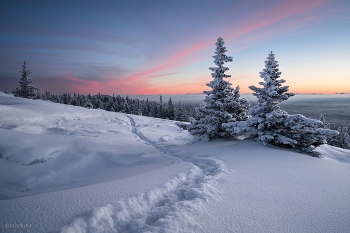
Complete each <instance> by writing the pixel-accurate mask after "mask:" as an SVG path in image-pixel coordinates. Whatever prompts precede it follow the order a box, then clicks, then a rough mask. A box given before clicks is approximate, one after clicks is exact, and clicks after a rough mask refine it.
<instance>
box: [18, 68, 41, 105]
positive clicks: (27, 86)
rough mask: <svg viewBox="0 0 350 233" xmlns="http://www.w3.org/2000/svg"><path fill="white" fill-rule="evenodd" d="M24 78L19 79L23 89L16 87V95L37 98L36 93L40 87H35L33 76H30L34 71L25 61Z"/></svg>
mask: <svg viewBox="0 0 350 233" xmlns="http://www.w3.org/2000/svg"><path fill="white" fill-rule="evenodd" d="M21 73H22V78H21V80H20V81H19V84H20V86H21V89H18V88H16V90H15V91H14V94H15V96H16V97H23V98H28V99H35V98H36V94H35V91H38V90H40V88H37V87H33V86H32V82H33V81H32V78H31V77H30V74H31V73H32V72H31V71H30V70H29V69H28V66H27V62H26V61H24V62H23V66H22V71H21Z"/></svg>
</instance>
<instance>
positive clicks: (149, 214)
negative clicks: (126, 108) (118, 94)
mask: <svg viewBox="0 0 350 233" xmlns="http://www.w3.org/2000/svg"><path fill="white" fill-rule="evenodd" d="M126 116H127V117H128V118H129V120H130V126H131V130H132V133H133V134H135V135H136V136H137V137H139V138H140V139H141V140H142V141H144V142H145V143H147V144H150V145H152V146H153V147H154V148H156V149H157V150H158V151H160V152H162V153H163V154H167V155H171V156H174V157H177V158H179V159H182V160H183V161H185V162H188V163H190V164H192V168H191V169H190V170H189V171H188V172H186V173H181V174H179V175H177V176H176V177H174V178H172V179H171V180H169V181H168V182H167V183H166V184H164V185H163V186H162V187H159V188H156V189H154V190H151V191H149V192H146V193H143V194H139V195H137V196H133V197H130V198H127V199H123V200H120V201H118V202H115V203H110V204H107V205H106V206H102V207H97V208H94V209H93V210H90V211H88V212H86V213H85V214H83V215H82V216H80V217H78V218H76V219H75V220H74V221H73V222H72V223H71V224H70V225H68V226H66V227H64V228H62V231H61V232H65V233H66V232H200V229H201V227H200V224H199V223H198V222H196V221H194V219H193V216H194V215H195V213H196V211H205V206H204V204H205V202H207V201H210V200H214V199H215V198H216V197H217V196H218V191H217V190H216V189H215V187H214V185H215V183H216V182H217V181H218V180H219V179H220V177H221V176H222V175H223V174H225V173H227V171H226V170H225V169H224V166H223V163H222V162H221V161H219V160H215V159H210V158H201V157H191V156H189V155H184V154H181V152H179V151H174V150H170V148H169V147H166V146H163V145H161V144H160V143H157V142H155V141H153V140H151V139H149V138H147V137H146V136H145V135H144V134H142V132H141V131H139V129H138V126H137V125H136V123H135V121H134V119H133V118H132V117H130V116H128V115H126Z"/></svg>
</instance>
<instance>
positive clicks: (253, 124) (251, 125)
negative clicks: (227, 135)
mask: <svg viewBox="0 0 350 233" xmlns="http://www.w3.org/2000/svg"><path fill="white" fill-rule="evenodd" d="M278 66H279V65H278V64H277V61H275V56H274V54H273V53H272V52H271V53H270V54H269V55H268V58H267V60H266V61H265V69H263V72H260V77H261V78H263V79H264V82H259V84H260V85H262V86H263V87H261V88H259V87H255V86H250V87H249V88H250V89H251V90H252V91H254V92H255V93H253V95H254V96H256V97H257V98H258V104H257V105H256V106H254V107H253V108H251V109H250V111H249V114H250V117H249V118H248V119H247V121H244V122H234V123H230V124H227V126H228V128H231V130H232V132H234V133H235V134H237V133H242V132H245V133H249V134H250V136H251V137H252V138H258V139H259V140H261V141H262V142H263V143H264V144H273V145H277V146H281V145H283V146H286V147H294V148H296V149H297V151H299V152H307V153H312V154H313V155H314V156H319V154H317V153H316V152H313V150H314V149H315V148H316V147H317V146H319V145H321V144H324V143H327V138H328V137H331V136H333V135H336V134H337V132H336V131H334V130H329V129H327V128H325V127H323V128H322V127H321V126H323V123H322V122H321V121H319V120H314V119H310V118H306V117H304V116H303V115H301V114H295V115H289V114H288V113H287V112H285V111H283V110H281V109H280V108H279V104H280V103H281V102H283V101H284V100H287V99H288V98H289V97H291V96H294V93H287V91H288V90H289V87H288V86H282V83H284V82H285V80H284V79H279V78H280V75H281V72H280V71H279V69H278Z"/></svg>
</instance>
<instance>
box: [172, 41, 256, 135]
mask: <svg viewBox="0 0 350 233" xmlns="http://www.w3.org/2000/svg"><path fill="white" fill-rule="evenodd" d="M224 44H225V42H224V40H223V39H222V38H221V37H219V38H218V40H217V42H216V43H215V45H216V52H215V54H216V55H214V56H213V58H214V63H215V64H216V65H217V67H210V68H209V69H210V70H211V71H213V73H212V74H211V75H212V77H213V79H214V80H212V81H211V82H210V83H208V84H207V86H209V87H211V88H212V89H211V90H210V91H204V93H205V94H207V96H206V97H205V99H204V103H203V104H201V105H200V107H198V108H197V110H198V112H199V120H196V119H194V118H193V117H191V118H190V124H184V123H178V124H177V125H178V126H179V127H181V128H184V129H187V130H188V132H189V133H190V134H192V135H195V136H198V137H199V140H201V139H205V140H211V139H213V138H225V137H231V133H232V132H228V131H227V130H226V127H225V126H223V124H224V123H229V122H235V121H236V120H245V119H246V118H247V116H246V112H247V110H248V106H249V103H248V101H247V100H245V99H240V96H239V87H237V88H236V90H235V91H234V90H233V88H232V87H231V85H232V84H231V83H230V82H228V81H225V80H224V78H229V77H231V75H227V74H225V71H227V70H228V69H229V68H228V67H224V66H223V65H224V63H227V62H232V57H230V56H227V55H226V54H225V52H226V51H227V50H226V47H224Z"/></svg>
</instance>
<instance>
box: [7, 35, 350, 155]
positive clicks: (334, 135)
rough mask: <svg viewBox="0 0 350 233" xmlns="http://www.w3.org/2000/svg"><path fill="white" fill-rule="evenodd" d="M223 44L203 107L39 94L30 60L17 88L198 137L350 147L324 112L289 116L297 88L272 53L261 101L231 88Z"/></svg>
mask: <svg viewBox="0 0 350 233" xmlns="http://www.w3.org/2000/svg"><path fill="white" fill-rule="evenodd" d="M224 44H225V42H224V40H223V39H222V38H221V37H219V38H218V40H217V42H216V43H215V45H216V49H215V55H214V56H213V58H214V63H215V65H216V67H210V68H209V69H210V70H211V71H212V74H211V75H212V78H213V80H212V81H211V82H210V83H208V84H207V86H209V87H210V88H211V90H210V91H204V93H205V94H206V96H205V99H204V100H203V101H204V102H203V103H202V104H201V105H200V106H199V107H194V106H193V107H192V108H186V107H185V105H183V104H181V101H180V102H179V104H178V105H174V103H173V101H172V99H171V98H170V99H169V101H168V102H167V103H164V102H163V98H162V96H160V99H159V102H157V101H149V100H148V99H147V100H139V99H131V98H129V97H128V96H126V97H122V96H120V95H117V96H114V95H113V96H110V95H101V94H100V93H99V94H97V95H90V94H88V95H81V94H79V93H78V94H76V93H75V92H74V93H73V95H72V94H70V93H69V92H68V93H63V94H62V95H53V94H51V93H50V92H49V91H45V93H44V94H40V92H39V90H40V88H36V87H33V86H32V79H31V78H30V74H31V71H30V70H29V69H28V66H27V63H26V61H24V64H23V66H22V71H21V73H22V77H21V79H20V82H19V83H20V89H18V88H16V90H15V91H13V93H14V94H15V96H16V97H24V98H29V99H43V100H50V101H52V102H54V103H61V104H68V105H75V106H81V107H85V108H93V109H103V110H106V111H111V112H123V113H127V114H134V115H142V116H149V117H156V118H161V119H169V120H175V121H178V122H177V123H176V124H177V125H178V126H179V127H181V128H183V129H185V130H187V131H188V132H189V133H190V134H191V135H194V136H196V137H197V140H212V139H215V138H229V137H237V136H242V135H243V136H245V137H246V138H252V139H257V140H260V141H261V142H262V143H264V144H272V145H275V146H283V147H289V148H295V149H296V151H298V152H306V153H309V154H311V155H313V156H315V157H320V154H319V153H317V152H316V151H315V148H316V147H317V146H319V145H322V144H325V143H328V144H330V145H332V146H337V147H341V148H345V149H350V138H349V134H348V129H347V127H344V128H339V129H338V130H330V124H328V123H327V122H326V120H325V117H324V116H323V115H322V114H321V116H320V119H319V120H315V119H310V118H306V117H305V116H303V115H301V114H294V115H290V114H288V113H287V112H286V111H283V110H281V109H280V107H279V104H280V103H282V102H283V101H285V100H288V99H289V98H290V97H292V96H294V93H289V92H288V91H289V87H288V86H283V83H285V82H286V81H285V80H284V79H280V76H281V72H280V71H279V69H278V67H279V65H278V62H277V61H276V60H275V55H274V54H273V53H272V52H271V53H270V54H269V55H268V57H267V60H266V61H265V68H264V69H263V71H262V72H260V77H261V78H262V79H263V80H264V81H263V82H259V84H260V86H261V87H256V86H250V87H249V88H250V89H251V90H252V91H253V92H254V93H253V95H254V96H256V97H257V99H258V104H257V105H256V106H254V107H253V108H249V106H250V105H249V102H248V101H247V100H246V99H244V98H241V97H240V94H239V86H237V87H236V88H232V87H231V86H232V84H231V83H230V82H228V81H226V80H225V78H229V77H231V76H230V75H227V74H225V72H226V71H228V70H229V68H228V67H225V66H224V64H225V63H227V62H232V57H230V56H227V55H226V54H225V53H226V52H227V50H226V47H225V46H224ZM184 122H190V123H184Z"/></svg>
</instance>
